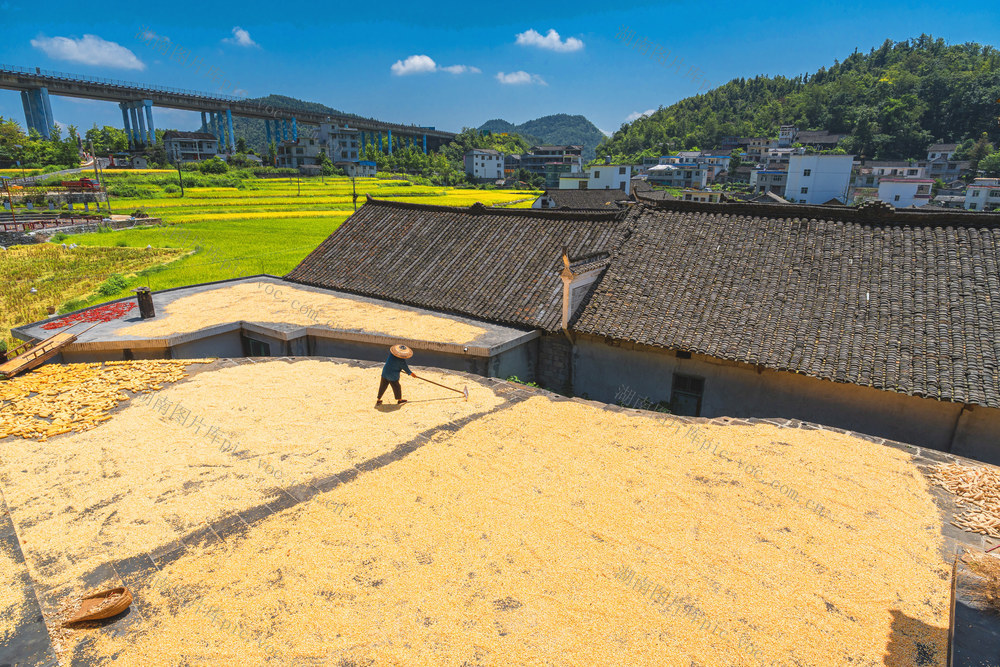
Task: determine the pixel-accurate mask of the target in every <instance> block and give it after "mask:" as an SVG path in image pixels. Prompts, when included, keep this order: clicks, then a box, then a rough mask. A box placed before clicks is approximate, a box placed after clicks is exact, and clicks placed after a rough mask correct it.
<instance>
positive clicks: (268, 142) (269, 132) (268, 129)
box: [264, 118, 271, 150]
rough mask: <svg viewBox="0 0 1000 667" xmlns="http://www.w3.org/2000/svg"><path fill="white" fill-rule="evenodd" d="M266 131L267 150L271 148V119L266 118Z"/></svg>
mask: <svg viewBox="0 0 1000 667" xmlns="http://www.w3.org/2000/svg"><path fill="white" fill-rule="evenodd" d="M264 131H265V132H266V133H267V150H271V121H269V120H268V119H266V118H265V119H264Z"/></svg>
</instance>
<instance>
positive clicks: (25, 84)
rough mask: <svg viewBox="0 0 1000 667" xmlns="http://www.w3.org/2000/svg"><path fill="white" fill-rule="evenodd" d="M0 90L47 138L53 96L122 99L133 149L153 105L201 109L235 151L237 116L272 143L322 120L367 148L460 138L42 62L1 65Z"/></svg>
mask: <svg viewBox="0 0 1000 667" xmlns="http://www.w3.org/2000/svg"><path fill="white" fill-rule="evenodd" d="M0 89H6V90H17V91H20V93H21V104H22V105H23V107H24V115H25V120H26V121H27V126H28V128H29V129H35V130H37V131H38V132H39V134H41V135H42V136H44V137H46V138H47V137H49V135H50V133H51V131H52V128H53V126H54V123H55V121H54V120H53V118H52V107H51V104H50V101H49V96H50V95H59V96H64V97H79V98H84V99H89V100H101V101H106V102H117V103H118V106H119V107H120V108H121V111H122V123H123V125H124V127H125V133H126V134H127V135H128V138H129V147H130V148H132V149H139V148H141V147H142V146H145V145H148V144H149V143H151V142H152V141H155V138H156V130H155V128H154V125H153V107H154V106H156V107H167V108H171V109H183V110H185V111H200V112H201V118H202V123H203V124H204V125H205V126H206V127H208V128H211V129H210V131H211V132H212V133H213V134H215V135H216V137H217V138H218V140H219V146H221V147H228V149H229V152H234V151H235V147H236V138H235V136H233V116H242V117H244V118H258V119H261V120H264V121H265V127H266V133H267V142H268V144H269V145H270V143H271V141H272V140H273V141H275V142H280V141H283V140H289V139H290V140H293V141H294V140H297V139H298V126H299V125H319V124H320V123H336V124H338V125H348V126H349V127H351V128H354V129H357V130H360V131H361V136H360V140H361V146H362V150H364V148H365V147H367V146H368V145H374V146H376V147H377V148H378V149H379V150H380V151H382V152H387V153H390V154H391V153H392V150H393V148H394V147H395V148H399V147H402V146H412V147H415V148H418V149H422V150H423V151H424V152H425V153H426V152H428V151H430V150H436V149H437V148H439V147H440V146H441V145H443V144H446V143H448V142H449V141H451V140H452V139H453V138H454V137H455V133H453V132H444V131H441V130H435V129H434V128H432V127H421V126H417V125H404V124H400V123H386V122H383V121H379V120H375V119H372V118H362V117H359V116H353V115H336V114H325V113H317V112H313V111H303V110H301V109H292V108H286V107H275V106H270V105H265V104H263V103H260V102H254V101H251V100H247V99H246V98H241V97H234V96H231V95H212V94H209V93H202V92H198V91H194V90H182V89H179V88H166V87H162V86H148V85H145V84H140V83H133V82H129V81H119V80H116V79H103V78H97V77H87V76H79V75H73V74H64V73H62V72H51V71H48V70H43V69H40V68H37V67H31V68H29V67H16V66H12V65H2V64H0ZM383 139H384V142H383Z"/></svg>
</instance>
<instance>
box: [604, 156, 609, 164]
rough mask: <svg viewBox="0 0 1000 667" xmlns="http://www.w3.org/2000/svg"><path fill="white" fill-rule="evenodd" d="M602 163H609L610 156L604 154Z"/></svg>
mask: <svg viewBox="0 0 1000 667" xmlns="http://www.w3.org/2000/svg"><path fill="white" fill-rule="evenodd" d="M604 164H611V156H610V155H605V156H604Z"/></svg>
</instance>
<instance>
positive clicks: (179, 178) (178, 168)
mask: <svg viewBox="0 0 1000 667" xmlns="http://www.w3.org/2000/svg"><path fill="white" fill-rule="evenodd" d="M174 164H176V165H177V181H178V182H179V183H180V184H181V197H183V196H184V176H183V175H182V174H181V160H180V158H177V159H176V160H174Z"/></svg>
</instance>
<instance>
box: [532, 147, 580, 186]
mask: <svg viewBox="0 0 1000 667" xmlns="http://www.w3.org/2000/svg"><path fill="white" fill-rule="evenodd" d="M552 164H564V165H569V167H570V168H569V170H568V172H574V173H579V172H581V171H583V146H573V145H567V146H549V145H545V146H532V148H531V152H530V153H525V154H523V155H522V156H521V168H523V169H527V170H528V171H530V172H531V173H533V174H544V173H545V166H546V165H552ZM553 187H559V182H558V180H557V181H556V184H555V186H553Z"/></svg>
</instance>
